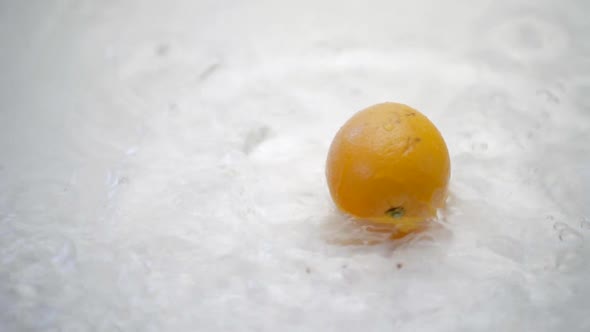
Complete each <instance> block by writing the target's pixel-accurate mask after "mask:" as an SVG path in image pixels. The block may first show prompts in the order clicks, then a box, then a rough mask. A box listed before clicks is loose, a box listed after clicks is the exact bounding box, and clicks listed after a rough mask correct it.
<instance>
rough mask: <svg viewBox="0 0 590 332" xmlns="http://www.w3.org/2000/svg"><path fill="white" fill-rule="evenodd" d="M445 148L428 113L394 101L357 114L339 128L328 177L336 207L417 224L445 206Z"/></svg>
mask: <svg viewBox="0 0 590 332" xmlns="http://www.w3.org/2000/svg"><path fill="white" fill-rule="evenodd" d="M449 176H450V161H449V152H448V150H447V146H446V144H445V141H444V140H443V138H442V136H441V134H440V132H439V131H438V130H437V129H436V127H435V126H434V125H433V124H432V122H430V120H428V118H427V117H426V116H424V115H423V114H421V113H420V112H418V111H417V110H415V109H413V108H411V107H409V106H407V105H403V104H398V103H382V104H377V105H374V106H371V107H369V108H366V109H364V110H362V111H360V112H358V113H356V114H355V115H354V116H353V117H352V118H350V119H349V120H348V121H347V122H346V123H345V124H344V126H342V128H340V130H339V131H338V133H337V134H336V136H335V137H334V140H333V141H332V145H331V146H330V151H329V154H328V160H327V163H326V177H327V180H328V187H329V189H330V194H331V196H332V199H333V200H334V203H335V204H336V206H337V207H338V208H339V209H340V210H342V211H344V212H346V213H348V214H350V215H352V216H353V217H356V218H358V219H361V220H364V221H369V222H372V223H379V224H389V225H394V226H395V227H394V228H395V229H397V231H398V232H400V233H407V232H411V231H413V230H416V229H417V228H420V226H421V224H422V221H424V220H427V219H429V218H432V217H434V216H436V211H437V209H439V208H442V207H443V206H444V203H445V200H446V196H447V186H448V182H449Z"/></svg>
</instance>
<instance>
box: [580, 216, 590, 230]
mask: <svg viewBox="0 0 590 332" xmlns="http://www.w3.org/2000/svg"><path fill="white" fill-rule="evenodd" d="M580 227H581V228H582V229H585V230H590V219H588V218H584V219H582V221H580Z"/></svg>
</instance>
